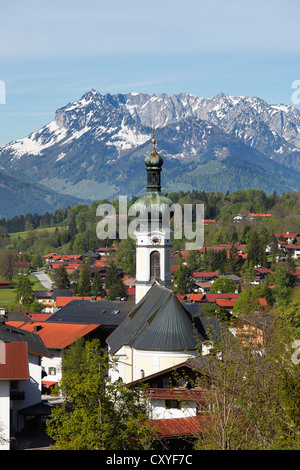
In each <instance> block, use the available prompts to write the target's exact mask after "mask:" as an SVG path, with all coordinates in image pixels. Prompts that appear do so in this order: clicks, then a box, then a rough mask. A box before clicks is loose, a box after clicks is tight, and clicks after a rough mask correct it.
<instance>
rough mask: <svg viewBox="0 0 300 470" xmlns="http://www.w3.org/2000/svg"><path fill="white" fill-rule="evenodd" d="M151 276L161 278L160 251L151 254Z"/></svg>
mask: <svg viewBox="0 0 300 470" xmlns="http://www.w3.org/2000/svg"><path fill="white" fill-rule="evenodd" d="M150 277H157V278H158V279H160V254H159V251H152V253H151V254H150Z"/></svg>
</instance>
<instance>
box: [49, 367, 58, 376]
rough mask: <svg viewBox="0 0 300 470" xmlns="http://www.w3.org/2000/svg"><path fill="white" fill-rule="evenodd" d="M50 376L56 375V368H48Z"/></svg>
mask: <svg viewBox="0 0 300 470" xmlns="http://www.w3.org/2000/svg"><path fill="white" fill-rule="evenodd" d="M48 374H49V375H56V367H49V368H48Z"/></svg>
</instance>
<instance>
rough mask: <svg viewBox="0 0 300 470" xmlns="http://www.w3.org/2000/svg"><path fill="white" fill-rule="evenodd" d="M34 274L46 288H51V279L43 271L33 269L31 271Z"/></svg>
mask: <svg viewBox="0 0 300 470" xmlns="http://www.w3.org/2000/svg"><path fill="white" fill-rule="evenodd" d="M31 274H33V275H34V276H36V277H37V278H38V280H39V281H40V283H41V284H42V285H43V286H44V287H46V289H51V288H52V281H51V279H50V277H49V276H48V275H47V274H45V273H44V271H34V272H33V273H31Z"/></svg>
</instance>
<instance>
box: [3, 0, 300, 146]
mask: <svg viewBox="0 0 300 470" xmlns="http://www.w3.org/2000/svg"><path fill="white" fill-rule="evenodd" d="M0 18H1V26H0V80H1V82H0V84H2V88H1V89H0V103H1V104H0V145H2V144H5V143H8V142H9V141H11V140H13V139H18V138H21V137H25V136H26V135H28V134H29V133H30V132H33V131H35V130H37V129H39V128H41V127H42V126H43V125H45V124H47V123H48V122H50V121H51V120H52V119H53V115H54V113H55V111H56V109H57V108H59V107H61V106H64V105H65V104H67V103H69V102H71V101H74V100H76V99H78V98H80V97H81V96H82V95H83V94H84V93H85V92H86V91H88V90H90V89H91V88H94V89H96V90H98V91H99V92H100V93H101V94H105V93H112V94H114V93H118V92H120V93H127V92H131V91H134V92H145V93H163V92H164V93H167V94H173V93H179V92H188V93H191V94H194V95H197V96H204V97H210V96H213V95H215V94H217V93H220V92H224V93H227V94H230V95H243V96H259V97H260V98H262V99H265V100H266V101H267V102H269V103H285V104H288V105H293V103H292V99H291V96H292V93H293V90H292V88H291V87H292V83H293V81H295V80H300V26H299V25H300V23H299V22H300V2H299V0H284V1H281V0H260V1H257V0H253V1H251V0H248V1H246V0H207V1H204V0H184V1H183V0H159V1H158V0H151V1H150V2H145V1H143V0H139V1H138V0H127V1H124V0H123V1H121V0H111V1H110V2H108V1H103V0H98V1H96V0H84V1H79V0H60V1H58V0H51V1H50V0H49V1H48V0H38V1H35V0H27V1H26V0H9V1H8V0H7V1H6V0H0ZM4 85H5V88H6V93H5V98H6V100H5V104H2V102H3V86H4ZM297 106H299V105H297Z"/></svg>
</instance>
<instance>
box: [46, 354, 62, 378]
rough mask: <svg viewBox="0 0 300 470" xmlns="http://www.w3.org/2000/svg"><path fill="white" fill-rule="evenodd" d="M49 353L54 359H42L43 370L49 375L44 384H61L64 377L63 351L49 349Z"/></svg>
mask: <svg viewBox="0 0 300 470" xmlns="http://www.w3.org/2000/svg"><path fill="white" fill-rule="evenodd" d="M48 351H49V352H50V354H51V355H52V357H46V356H44V357H43V358H42V370H43V372H45V373H46V374H47V375H46V376H45V377H43V383H44V384H45V385H47V382H48V383H49V384H52V383H53V382H57V383H58V382H59V381H60V380H61V377H62V371H61V362H62V351H61V349H51V348H48Z"/></svg>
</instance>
